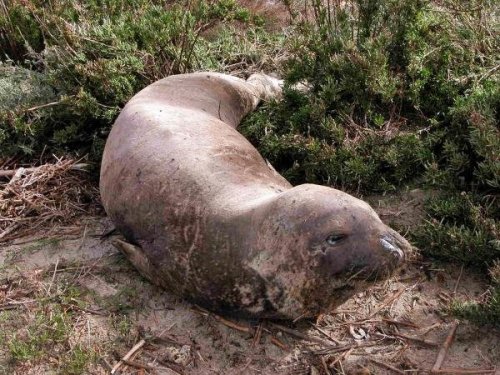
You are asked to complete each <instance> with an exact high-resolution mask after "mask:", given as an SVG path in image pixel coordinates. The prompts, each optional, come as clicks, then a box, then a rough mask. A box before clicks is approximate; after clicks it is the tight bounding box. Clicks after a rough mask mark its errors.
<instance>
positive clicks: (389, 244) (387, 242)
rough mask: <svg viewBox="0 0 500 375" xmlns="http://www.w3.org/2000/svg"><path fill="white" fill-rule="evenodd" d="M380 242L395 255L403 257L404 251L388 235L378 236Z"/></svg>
mask: <svg viewBox="0 0 500 375" xmlns="http://www.w3.org/2000/svg"><path fill="white" fill-rule="evenodd" d="M380 244H381V245H382V247H383V248H384V249H385V250H387V251H389V252H391V253H392V254H394V255H395V256H396V257H398V258H400V259H403V258H404V256H405V255H404V253H403V250H401V249H400V248H399V246H398V245H397V244H396V243H395V241H394V240H393V239H392V238H391V237H389V236H383V237H381V238H380Z"/></svg>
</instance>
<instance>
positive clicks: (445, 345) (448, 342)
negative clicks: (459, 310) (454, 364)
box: [431, 320, 458, 373]
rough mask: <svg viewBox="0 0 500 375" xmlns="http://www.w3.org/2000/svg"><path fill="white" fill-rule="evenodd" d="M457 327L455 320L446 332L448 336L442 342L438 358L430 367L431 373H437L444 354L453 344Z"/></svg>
mask: <svg viewBox="0 0 500 375" xmlns="http://www.w3.org/2000/svg"><path fill="white" fill-rule="evenodd" d="M457 327H458V320H455V321H454V322H453V323H452V325H451V328H450V331H449V332H448V336H447V337H446V340H445V341H444V343H443V345H442V346H441V350H440V351H439V353H438V356H437V358H436V362H435V363H434V366H432V370H431V373H439V369H440V368H441V365H442V364H443V362H444V359H445V357H446V354H447V353H448V350H449V349H450V346H451V343H452V342H453V337H454V336H455V332H456V330H457Z"/></svg>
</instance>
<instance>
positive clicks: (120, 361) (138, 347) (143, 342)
mask: <svg viewBox="0 0 500 375" xmlns="http://www.w3.org/2000/svg"><path fill="white" fill-rule="evenodd" d="M145 343H146V341H144V340H141V341H139V342H138V343H137V344H135V345H134V346H133V348H132V349H130V350H129V351H128V353H127V354H125V355H124V356H123V358H122V359H121V360H119V361H118V362H117V363H116V364H115V365H114V366H113V368H112V369H111V374H115V373H116V372H117V371H118V369H119V368H120V367H121V366H122V365H123V364H124V363H125V362H124V361H128V360H129V359H130V357H132V356H133V355H134V354H135V353H136V352H137V351H138V350H139V349H140V348H142V347H143V346H144V344H145Z"/></svg>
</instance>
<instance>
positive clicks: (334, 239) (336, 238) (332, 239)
mask: <svg viewBox="0 0 500 375" xmlns="http://www.w3.org/2000/svg"><path fill="white" fill-rule="evenodd" d="M344 238H345V236H344V235H343V234H331V235H329V236H328V237H327V238H326V242H327V243H328V245H335V244H337V243H338V242H340V241H341V240H343V239H344Z"/></svg>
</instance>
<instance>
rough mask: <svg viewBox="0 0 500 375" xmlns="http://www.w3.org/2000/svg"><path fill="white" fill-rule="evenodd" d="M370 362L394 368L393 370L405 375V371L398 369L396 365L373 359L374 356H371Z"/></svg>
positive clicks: (390, 368)
mask: <svg viewBox="0 0 500 375" xmlns="http://www.w3.org/2000/svg"><path fill="white" fill-rule="evenodd" d="M370 362H373V363H374V364H376V365H378V366H381V367H385V368H386V369H389V370H392V371H394V372H395V373H397V374H402V375H405V372H404V371H402V370H400V369H397V368H396V367H394V366H391V365H389V364H387V363H384V362H379V361H377V360H376V359H373V358H370Z"/></svg>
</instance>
